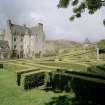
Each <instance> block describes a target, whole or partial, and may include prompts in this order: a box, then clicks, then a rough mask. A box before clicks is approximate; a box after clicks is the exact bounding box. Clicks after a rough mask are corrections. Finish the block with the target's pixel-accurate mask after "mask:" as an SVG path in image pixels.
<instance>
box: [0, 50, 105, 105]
mask: <svg viewBox="0 0 105 105" xmlns="http://www.w3.org/2000/svg"><path fill="white" fill-rule="evenodd" d="M70 51H71V50H70ZM70 51H68V52H67V53H63V54H60V55H59V56H53V57H43V58H41V59H40V58H37V59H21V60H11V61H5V62H1V63H4V69H0V105H50V104H51V103H50V102H51V101H52V99H53V98H54V97H56V99H59V97H60V96H65V95H68V96H69V98H72V97H75V95H74V93H54V92H51V91H48V92H46V91H42V90H39V89H32V90H30V91H25V90H23V88H21V87H18V86H17V84H16V72H17V71H21V70H25V69H32V68H40V69H44V70H55V69H56V68H63V69H72V70H82V71H83V70H84V71H86V69H87V67H88V66H91V65H92V66H93V65H97V64H105V61H102V60H100V61H97V60H96V54H95V53H92V54H91V53H89V54H84V55H80V56H73V55H78V54H80V53H81V52H83V51H80V50H72V51H71V52H70ZM84 52H85V51H84ZM101 56H105V55H101ZM59 58H61V59H62V61H59V60H58V61H57V60H56V59H59ZM57 97H58V98H57ZM46 103H49V104H46ZM51 105H53V104H51ZM54 105H56V103H54ZM58 105H59V104H58ZM65 105H66V104H65ZM70 105H72V104H70Z"/></svg>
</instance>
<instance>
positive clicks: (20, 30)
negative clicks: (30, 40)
mask: <svg viewBox="0 0 105 105" xmlns="http://www.w3.org/2000/svg"><path fill="white" fill-rule="evenodd" d="M27 30H28V33H29V34H31V33H32V30H31V28H29V27H26V26H21V25H16V24H11V31H12V34H14V35H15V34H16V35H21V34H23V35H25V33H26V31H27Z"/></svg>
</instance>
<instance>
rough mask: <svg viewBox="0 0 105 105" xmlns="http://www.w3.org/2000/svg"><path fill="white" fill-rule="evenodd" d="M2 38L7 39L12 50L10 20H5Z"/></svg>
mask: <svg viewBox="0 0 105 105" xmlns="http://www.w3.org/2000/svg"><path fill="white" fill-rule="evenodd" d="M4 40H6V41H8V44H9V47H10V49H11V50H12V34H11V20H7V21H6V27H5V37H4Z"/></svg>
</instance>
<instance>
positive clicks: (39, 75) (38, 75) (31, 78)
mask: <svg viewBox="0 0 105 105" xmlns="http://www.w3.org/2000/svg"><path fill="white" fill-rule="evenodd" d="M44 77H45V72H44V71H42V70H40V71H35V72H31V73H26V74H23V75H22V82H21V84H22V87H24V89H25V90H28V89H32V88H35V87H38V86H42V85H44Z"/></svg>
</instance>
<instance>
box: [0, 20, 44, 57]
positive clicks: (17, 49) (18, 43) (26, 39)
mask: <svg viewBox="0 0 105 105" xmlns="http://www.w3.org/2000/svg"><path fill="white" fill-rule="evenodd" d="M3 40H4V41H6V42H8V46H9V49H10V52H11V54H12V55H13V54H15V55H17V56H18V58H23V57H24V58H27V57H35V56H36V55H42V54H43V52H44V43H45V34H44V31H43V24H42V23H38V26H35V27H27V26H26V25H24V26H20V25H16V24H13V23H12V22H11V20H8V21H7V22H6V27H5V31H4V38H3ZM3 40H2V41H3ZM1 47H2V48H3V46H1ZM2 56H3V55H2Z"/></svg>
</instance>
